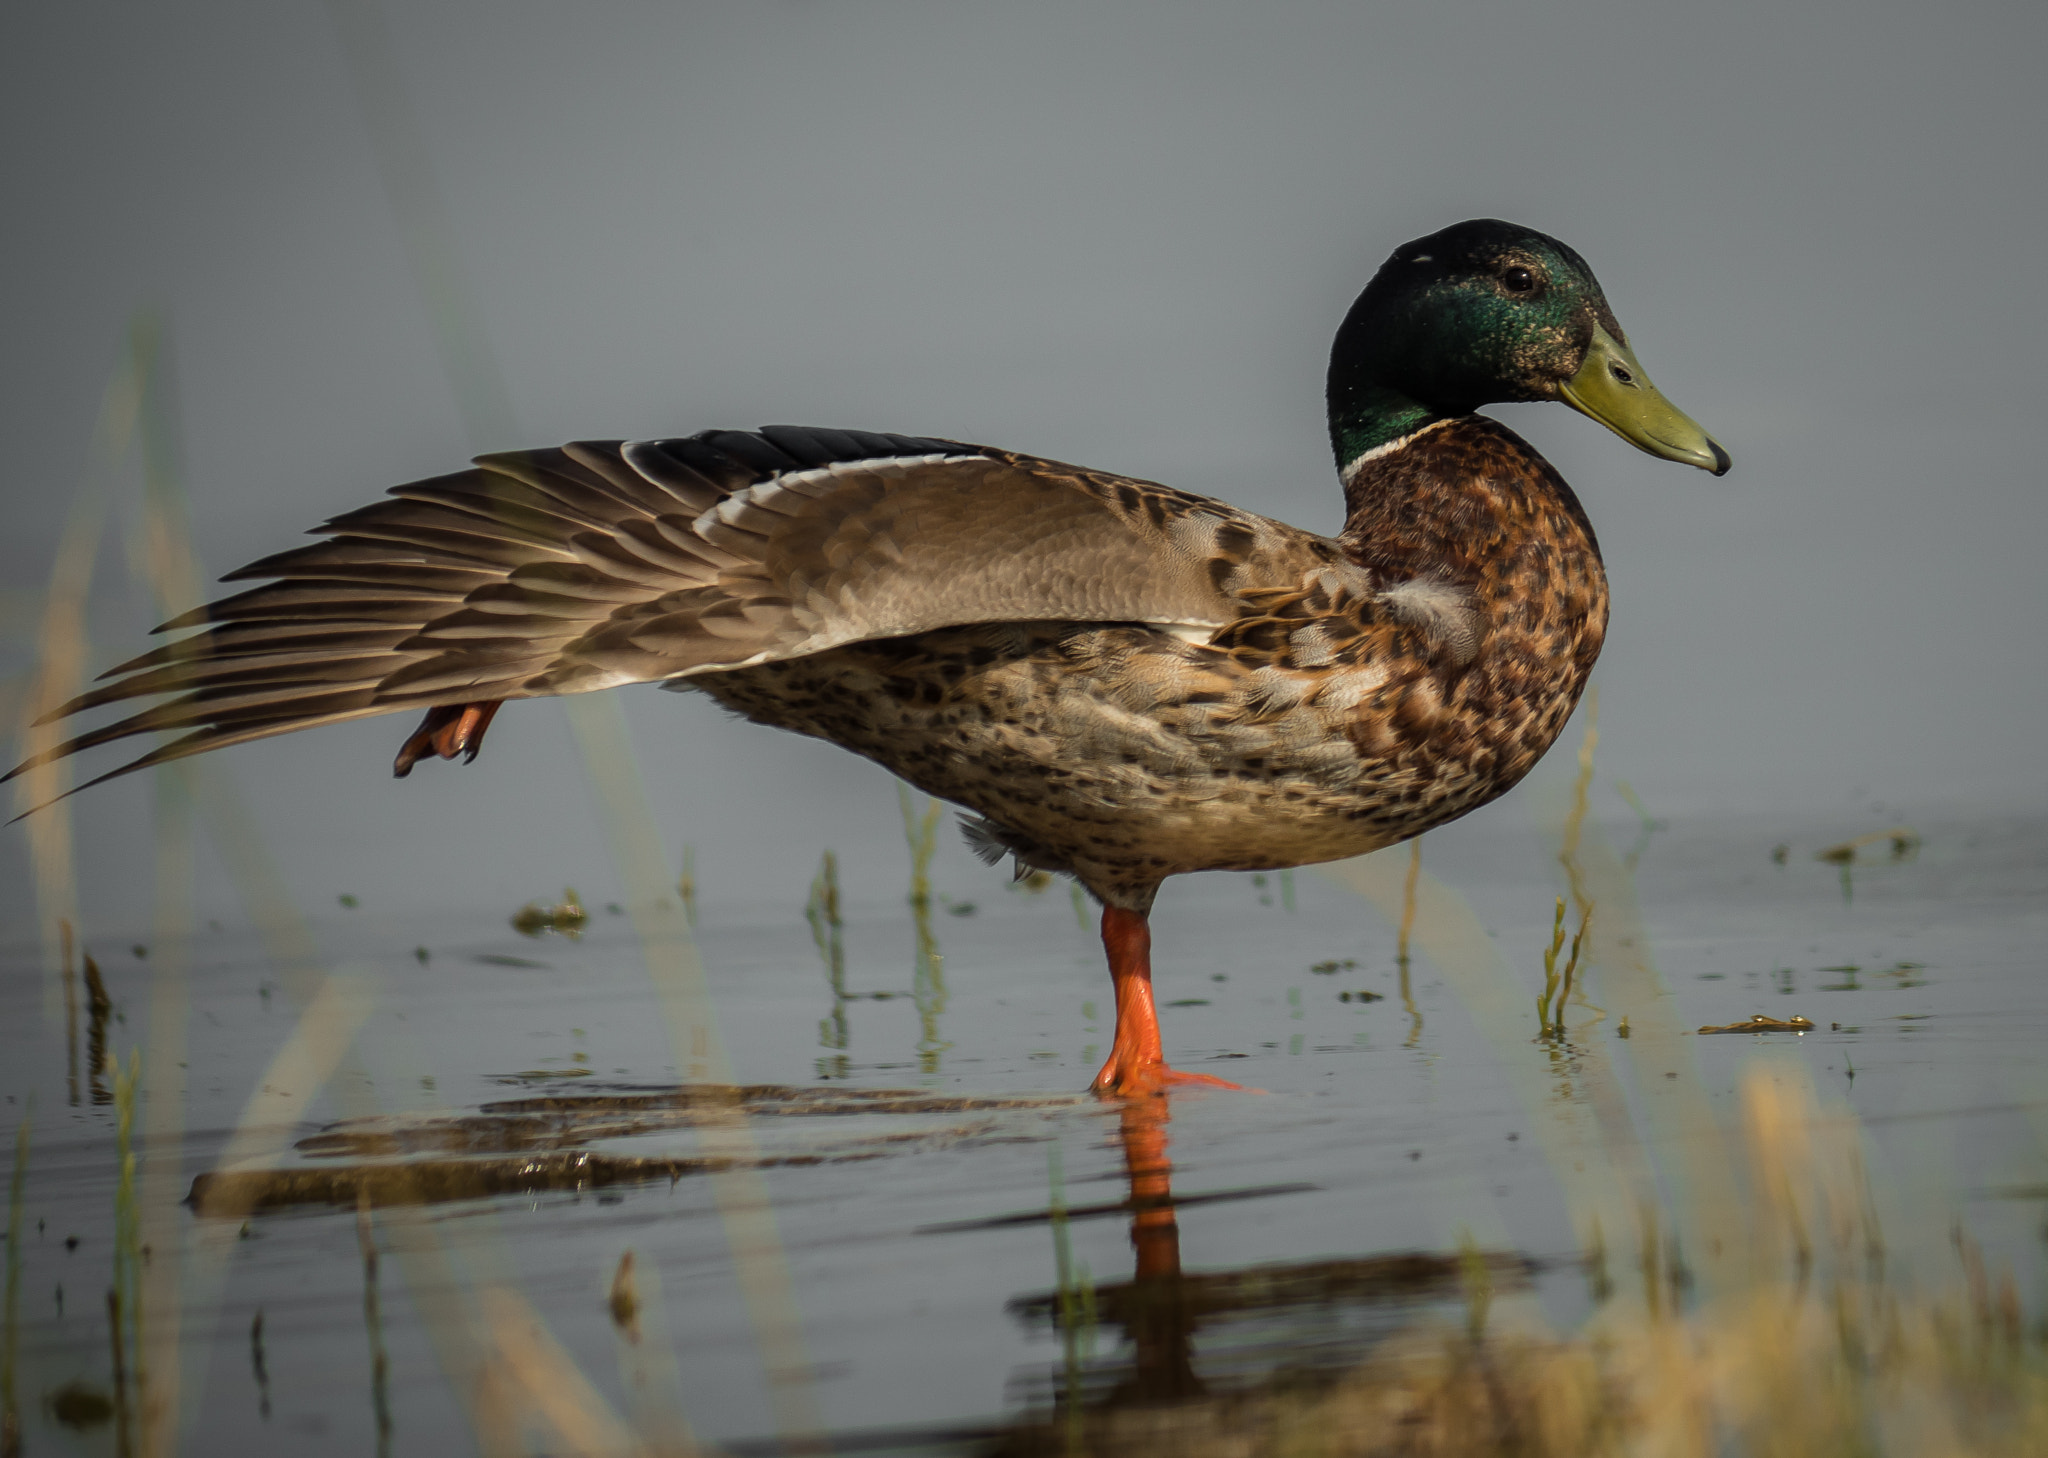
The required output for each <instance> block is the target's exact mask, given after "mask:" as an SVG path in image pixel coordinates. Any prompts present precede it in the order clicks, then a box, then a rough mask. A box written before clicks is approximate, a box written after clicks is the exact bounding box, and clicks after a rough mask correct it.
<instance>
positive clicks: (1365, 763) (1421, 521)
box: [692, 417, 1607, 911]
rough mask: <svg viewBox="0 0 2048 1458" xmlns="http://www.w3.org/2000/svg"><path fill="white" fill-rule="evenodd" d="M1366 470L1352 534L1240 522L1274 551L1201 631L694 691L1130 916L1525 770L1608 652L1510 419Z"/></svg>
mask: <svg viewBox="0 0 2048 1458" xmlns="http://www.w3.org/2000/svg"><path fill="white" fill-rule="evenodd" d="M1375 467H1377V468H1378V469H1374V468H1375ZM1348 486H1349V492H1350V503H1351V512H1350V519H1349V521H1348V522H1347V525H1346V528H1345V531H1344V534H1343V536H1342V537H1341V538H1340V539H1339V541H1338V542H1336V543H1331V542H1328V541H1327V540H1326V539H1322V538H1317V537H1313V536H1311V535H1309V534H1307V533H1302V532H1297V531H1294V530H1293V529H1291V528H1287V527H1283V526H1281V525H1279V524H1278V523H1271V522H1260V521H1257V520H1256V519H1252V518H1244V517H1242V516H1241V515H1239V514H1235V513H1233V514H1232V517H1231V521H1232V522H1233V523H1234V524H1240V525H1241V528H1242V530H1243V531H1244V532H1245V533H1246V536H1245V538H1244V540H1245V541H1246V542H1247V544H1248V543H1249V542H1251V541H1257V542H1259V543H1261V544H1262V545H1263V546H1264V549H1265V550H1264V553H1263V557H1264V560H1263V561H1261V562H1260V563H1258V567H1259V569H1260V570H1259V571H1257V572H1256V573H1254V572H1249V571H1246V570H1245V567H1246V564H1243V563H1239V564H1238V565H1237V566H1236V568H1235V569H1234V570H1231V571H1225V570H1223V568H1222V565H1221V564H1222V563H1223V561H1224V560H1225V559H1223V558H1215V559H1212V561H1215V562H1216V563H1218V572H1217V576H1218V578H1219V579H1220V580H1221V581H1223V582H1225V583H1227V584H1228V585H1229V586H1230V588H1231V590H1232V595H1233V597H1234V598H1235V599H1236V602H1237V604H1238V610H1237V616H1236V617H1235V618H1234V619H1233V620H1232V621H1231V622H1229V623H1227V624H1225V625H1223V626H1222V627H1221V628H1219V629H1218V630H1217V631H1215V632H1214V633H1212V634H1210V635H1208V638H1207V641H1205V642H1189V641H1186V635H1185V634H1181V635H1176V634H1175V633H1173V632H1169V631H1166V630H1164V629H1162V628H1160V627H1156V626H1150V625H1145V624H1120V625H1105V624H1101V623H1079V622H1024V623H997V624H987V625H980V626H974V627H958V628H948V629H943V630H939V631H934V632H927V633H922V634H917V635H914V636H909V637H900V638H890V639H883V640H878V641H871V642H865V643H860V644H855V645H849V646H846V647H841V648H834V649H830V650H827V651H825V652H821V653H816V654H811V655H807V656H805V657H801V658H795V659H789V660H785V661H780V662H773V663H767V664H762V665H759V666H754V667H748V668H743V669H738V670H733V671H727V672H721V673H712V674H707V675H703V676H701V677H698V678H695V679H693V680H692V683H693V685H694V686H695V687H699V688H702V689H704V690H705V691H706V692H708V693H710V694H711V695H712V696H713V697H714V698H716V699H718V700H719V702H721V703H723V704H724V705H726V706H727V707H728V708H731V709H734V710H736V711H737V712H739V713H742V714H745V715H746V716H747V717H748V718H750V719H753V720H755V721H757V722H760V723H766V724H773V725H776V726H777V727H780V728H784V729H792V730H795V731H797V732H799V733H803V734H810V735H814V736H816V737H818V738H821V739H827V740H830V741H832V742H833V743H835V744H840V745H843V746H845V747H846V748H849V749H852V750H854V751H855V752H857V753H859V754H863V755H865V756H867V757H868V758H870V759H873V760H875V761H877V762H879V763H881V764H883V765H886V766H887V767H888V768H889V769H891V770H893V771H895V772H896V773H897V774H899V775H901V776H903V777H904V778H905V779H907V780H909V781H910V782H911V783H913V784H915V785H917V786H918V787H919V788H921V789H923V790H925V791H927V792H928V793H931V794H934V795H938V796H940V797H942V798H944V799H948V800H952V801H954V802H956V803H958V804H962V805H967V806H970V807H972V808H974V809H976V810H978V811H980V812H981V813H982V814H983V815H984V816H986V817H987V818H988V820H989V821H990V822H991V824H990V826H989V827H988V830H987V834H988V837H989V839H990V842H991V843H992V844H994V845H999V846H1001V847H1003V848H1006V849H1009V850H1011V851H1013V852H1015V853H1016V854H1017V856H1018V858H1019V860H1021V861H1022V862H1023V863H1024V864H1026V865H1030V866H1036V867H1044V868H1047V869H1056V870H1067V871H1072V872H1074V873H1075V874H1076V875H1078V876H1079V877H1080V878H1081V879H1082V880H1083V881H1084V882H1085V883H1086V884H1087V885H1088V886H1089V887H1090V888H1091V889H1093V890H1094V891H1095V892H1096V893H1097V894H1098V895H1100V896H1102V897H1104V898H1105V899H1106V900H1109V901H1110V902H1112V903H1113V904H1116V905H1121V906H1124V907H1127V908H1129V909H1131V910H1136V911H1144V910H1146V909H1148V908H1149V907H1150V905H1151V902H1152V897H1153V894H1154V893H1155V891H1156V890H1157V888H1158V885H1159V882H1160V881H1161V880H1162V879H1164V878H1165V877H1166V876H1169V875H1174V874H1177V873H1180V872H1184V871H1198V870H1268V869H1273V868H1276V867H1282V866H1296V865H1303V864H1307V863H1311V862H1315V861H1325V860H1333V859H1337V858H1339V857H1343V856H1349V855H1356V854H1360V853H1362V852H1365V851H1370V850H1374V849H1377V848H1379V847H1381V846H1385V845H1389V844H1392V843H1394V842H1396V841H1399V840H1403V839H1406V838H1407V837H1409V836H1412V835H1416V834H1419V833H1420V832H1422V831H1424V830H1427V829H1429V828H1430V827H1432V826H1435V825H1441V824H1443V823H1444V822H1446V821H1448V820H1452V819H1455V818H1456V817H1457V816H1460V815H1463V814H1464V813H1466V812H1467V811H1469V810H1472V809H1475V808H1476V807H1478V806H1480V805H1482V804H1485V803H1486V802H1487V801H1489V800H1491V799H1493V798H1494V797H1496V796H1498V795H1500V794H1501V793H1503V792H1504V791H1505V790H1507V789H1508V788H1509V787H1511V786H1512V785H1514V784H1515V783H1516V782H1517V781H1518V780H1520V779H1521V777H1522V776H1523V775H1524V774H1525V773H1527V771H1528V770H1529V768H1530V766H1531V765H1533V764H1534V763H1535V761H1536V759H1537V758H1538V757H1539V756H1540V755H1541V754H1542V753H1543V751H1544V750H1545V749H1547V748H1548V747H1549V746H1550V744H1551V742H1552V741H1553V740H1554V739H1555V738H1556V737H1557V734H1558V732H1559V730H1560V729H1561V728H1562V727H1563V725H1564V722H1565V720H1566V718H1568V717H1569V715H1570V713H1571V710H1572V707H1573V705H1574V704H1576V703H1577V701H1578V697H1579V694H1580V691H1581V690H1582V689H1583V688H1584V686H1585V682H1586V676H1587V674H1588V673H1589V672H1590V671H1591V669H1592V666H1593V661H1594V659H1595V657H1596V656H1597V655H1598V653H1599V650H1600V644H1601V640H1602V637H1603V635H1604V633H1605V630H1606V623H1607V584H1606V577H1605V574H1604V572H1603V571H1602V568H1601V563H1600V556H1599V550H1598V548H1597V546H1596V544H1595V542H1594V539H1593V535H1592V532H1591V529H1590V528H1589V527H1588V525H1587V523H1586V520H1585V516H1584V513H1583V512H1582V511H1581V510H1580V507H1579V504H1578V501H1577V500H1576V498H1575V497H1574V496H1573V495H1572V493H1571V490H1570V488H1569V487H1568V486H1566V485H1565V484H1564V482H1563V481H1562V480H1560V479H1559V478H1558V476H1557V475H1556V473H1555V472H1554V471H1552V470H1551V469H1550V468H1549V466H1548V465H1547V464H1545V463H1544V462H1543V461H1542V459H1541V458H1540V457H1538V456H1537V455H1536V454H1535V452H1534V451H1532V450H1530V449H1529V448H1528V447H1527V446H1526V445H1525V444H1523V443H1522V442H1521V441H1520V440H1519V439H1518V438H1517V437H1515V436H1514V435H1513V434H1512V433H1511V432H1509V431H1507V430H1506V429H1504V428H1502V427H1500V426H1498V425H1496V424H1494V423H1493V422H1491V421H1488V420H1485V419H1483V418H1480V417H1467V418H1465V419H1463V420H1458V421H1452V422H1447V423H1446V424H1445V425H1443V426H1439V427H1436V428H1434V429H1433V430H1431V431H1429V432H1427V433H1426V435H1425V436H1424V437H1423V438H1421V439H1419V440H1417V441H1415V442H1414V443H1412V444H1411V445H1410V446H1409V447H1408V448H1407V449H1406V450H1404V451H1400V452H1397V453H1391V454H1390V455H1389V456H1388V457H1386V458H1384V459H1383V461H1382V462H1373V463H1369V465H1368V467H1367V468H1366V470H1365V471H1364V472H1362V473H1361V474H1359V475H1358V476H1355V477H1354V479H1353V480H1352V481H1351V482H1350V483H1348ZM1333 547H1335V548H1337V549H1338V550H1337V551H1336V552H1332V551H1331V548H1333ZM1359 569H1364V570H1362V571H1361V570H1359ZM1257 579H1263V580H1262V581H1258V580H1257ZM1254 581H1256V585H1254ZM1404 584H1406V585H1409V586H1408V588H1407V590H1405V591H1404V590H1403V585H1404ZM1414 584H1421V586H1420V587H1419V588H1417V587H1415V586H1413V585H1414Z"/></svg>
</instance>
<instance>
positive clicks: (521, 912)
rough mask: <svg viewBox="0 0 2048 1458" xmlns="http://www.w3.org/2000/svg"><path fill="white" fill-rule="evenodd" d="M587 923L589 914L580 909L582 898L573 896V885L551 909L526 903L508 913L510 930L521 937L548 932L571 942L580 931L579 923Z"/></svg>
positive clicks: (581, 927) (530, 902) (536, 935)
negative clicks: (558, 933)
mask: <svg viewBox="0 0 2048 1458" xmlns="http://www.w3.org/2000/svg"><path fill="white" fill-rule="evenodd" d="M589 920H590V913H589V912H588V911H586V910H584V907H583V898H582V897H580V896H578V895H577V894H576V888H575V887H574V886H570V887H567V888H565V889H564V890H563V892H562V899H561V901H560V902H558V903H557V904H555V905H553V906H542V905H541V904H540V903H539V902H538V901H529V902H527V903H526V905H524V906H522V907H520V908H519V909H518V910H517V911H515V912H513V913H512V930H514V931H516V932H518V933H519V935H521V936H523V937H538V936H542V935H545V934H546V933H548V932H560V933H561V934H562V935H563V936H565V937H568V938H569V939H570V940H572V941H573V940H574V939H575V938H576V937H578V936H580V935H581V934H582V932H583V924H584V923H585V922H587V921H589Z"/></svg>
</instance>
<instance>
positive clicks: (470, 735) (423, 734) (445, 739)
mask: <svg viewBox="0 0 2048 1458" xmlns="http://www.w3.org/2000/svg"><path fill="white" fill-rule="evenodd" d="M504 702H505V701H504V700H503V699H485V700H483V701H482V702H481V703H475V704H437V705H436V706H435V707H433V708H431V709H429V710H427V717H426V718H424V719H422V720H420V727H419V728H417V729H415V730H413V731H412V737H411V738H409V739H407V740H406V741H405V743H404V744H402V745H401V746H399V750H398V758H397V759H395V760H393V761H392V762H391V773H392V774H393V775H395V776H397V777H398V778H399V779H401V780H402V779H404V778H405V777H406V776H407V775H409V774H411V773H412V767H413V766H414V765H416V764H418V763H419V762H420V761H421V760H423V759H425V758H426V757H427V756H428V755H430V754H438V755H439V756H440V757H441V758H443V759H453V758H455V756H456V755H458V754H459V755H461V756H462V762H463V763H464V764H467V763H469V762H470V761H471V760H473V759H475V758H476V752H477V751H478V750H479V749H482V748H483V747H484V731H485V730H486V729H488V728H490V727H491V719H492V717H493V716H494V715H495V714H496V713H497V712H498V709H499V706H500V705H502V704H503V703H504Z"/></svg>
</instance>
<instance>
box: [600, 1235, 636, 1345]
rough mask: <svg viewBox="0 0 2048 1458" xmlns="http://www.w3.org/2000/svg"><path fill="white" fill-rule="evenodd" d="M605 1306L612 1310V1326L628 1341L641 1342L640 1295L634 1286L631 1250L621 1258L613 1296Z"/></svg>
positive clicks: (615, 1276) (614, 1282) (615, 1277)
mask: <svg viewBox="0 0 2048 1458" xmlns="http://www.w3.org/2000/svg"><path fill="white" fill-rule="evenodd" d="M605 1304H606V1305H607V1306H609V1307H610V1308H611V1313H612V1325H613V1326H616V1327H617V1328H618V1329H619V1331H620V1333H621V1334H622V1335H624V1337H625V1338H626V1340H627V1341H629V1342H637V1341H639V1340H640V1293H639V1292H638V1291H637V1290H635V1289H634V1285H633V1252H631V1251H630V1250H629V1251H627V1252H626V1253H625V1254H624V1255H622V1256H620V1257H619V1269H618V1272H617V1274H615V1275H614V1276H613V1277H612V1289H611V1295H610V1298H609V1299H608V1300H607V1301H606V1303H605Z"/></svg>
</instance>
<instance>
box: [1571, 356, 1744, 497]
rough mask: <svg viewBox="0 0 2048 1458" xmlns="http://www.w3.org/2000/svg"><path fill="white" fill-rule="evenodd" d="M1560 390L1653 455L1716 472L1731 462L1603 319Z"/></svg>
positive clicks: (1583, 410) (1724, 470)
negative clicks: (1574, 371) (1581, 360)
mask: <svg viewBox="0 0 2048 1458" xmlns="http://www.w3.org/2000/svg"><path fill="white" fill-rule="evenodd" d="M1558 393H1559V394H1560V395H1562V396H1563V397H1564V402H1565V404H1567V405H1569V406H1571V407H1572V409H1574V410H1576V411H1578V412H1579V413H1580V414H1581V415H1590V416H1592V417H1593V418H1594V419H1595V420H1597V421H1599V422H1600V423H1601V424H1602V425H1604V426H1606V427H1607V428H1608V429H1609V430H1611V431H1613V432H1614V433H1615V434H1616V435H1618V436H1620V437H1621V438H1622V439H1623V440H1625V441H1627V442H1628V443H1629V444H1630V445H1632V446H1635V447H1636V448H1637V449H1639V450H1645V451H1648V452H1649V453H1650V454H1651V455H1653V456H1662V457H1663V458H1664V459H1665V460H1667V461H1678V462H1680V463H1682V464H1684V465H1688V466H1698V467H1699V468H1700V469H1701V470H1702V471H1712V472H1713V473H1714V474H1715V475H1716V476H1725V475H1726V474H1727V473H1728V467H1729V465H1730V464H1732V463H1731V462H1730V461H1729V459H1728V452H1726V451H1724V450H1722V449H1721V447H1720V446H1718V445H1716V444H1715V443H1714V438H1713V437H1712V436H1710V435H1708V434H1707V433H1706V432H1705V431H1704V430H1701V429H1700V428H1699V426H1698V425H1697V424H1695V423H1694V422H1693V420H1692V418H1691V417H1690V416H1688V415H1686V414H1685V413H1684V412H1683V411H1681V410H1679V409H1678V407H1677V406H1675V405H1673V404H1672V403H1671V402H1670V401H1669V400H1667V399H1665V398H1664V396H1663V395H1662V394H1661V393H1659V392H1658V389H1657V387H1656V386H1655V385H1653V384H1651V383H1650V377H1649V376H1648V375H1647V374H1645V373H1644V372H1643V367H1642V365H1641V364H1639V363H1637V361H1636V357H1635V353H1634V351H1632V350H1631V349H1630V348H1629V347H1628V346H1627V345H1626V344H1623V343H1622V342H1621V341H1620V340H1618V339H1616V338H1615V337H1614V336H1613V335H1611V334H1609V333H1608V332H1607V331H1606V330H1605V329H1602V328H1600V327H1599V326H1598V325H1595V326H1594V329H1593V344H1592V347H1591V348H1589V349H1588V350H1587V351H1586V362H1585V363H1584V364H1583V365H1581V366H1579V372H1578V373H1577V374H1575V375H1573V376H1572V377H1571V378H1570V379H1569V380H1567V381H1565V383H1564V385H1563V386H1562V387H1561V388H1560V389H1559V391H1558Z"/></svg>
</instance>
